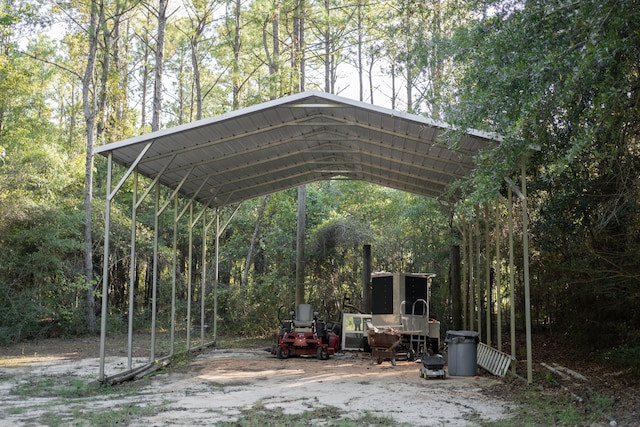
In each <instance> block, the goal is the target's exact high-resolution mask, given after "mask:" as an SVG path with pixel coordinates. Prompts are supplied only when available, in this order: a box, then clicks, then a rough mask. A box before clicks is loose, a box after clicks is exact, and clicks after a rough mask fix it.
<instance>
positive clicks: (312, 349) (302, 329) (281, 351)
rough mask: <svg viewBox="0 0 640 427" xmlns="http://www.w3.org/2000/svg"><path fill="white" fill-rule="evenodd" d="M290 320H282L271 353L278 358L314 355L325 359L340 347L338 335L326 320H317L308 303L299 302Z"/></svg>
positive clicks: (316, 315)
mask: <svg viewBox="0 0 640 427" xmlns="http://www.w3.org/2000/svg"><path fill="white" fill-rule="evenodd" d="M291 314H292V318H291V320H285V321H284V322H282V327H281V328H280V333H279V334H278V343H277V344H276V345H275V346H273V350H272V354H274V355H275V356H276V357H277V358H278V359H286V358H288V357H289V356H316V357H317V358H318V359H320V360H326V359H328V358H329V356H331V355H332V354H335V352H336V351H338V350H339V349H340V337H339V336H338V334H336V333H335V332H333V330H331V328H329V327H327V322H325V321H323V320H318V313H317V312H314V311H313V309H312V308H311V305H310V304H300V305H299V306H298V307H296V312H295V315H293V314H294V313H293V312H291Z"/></svg>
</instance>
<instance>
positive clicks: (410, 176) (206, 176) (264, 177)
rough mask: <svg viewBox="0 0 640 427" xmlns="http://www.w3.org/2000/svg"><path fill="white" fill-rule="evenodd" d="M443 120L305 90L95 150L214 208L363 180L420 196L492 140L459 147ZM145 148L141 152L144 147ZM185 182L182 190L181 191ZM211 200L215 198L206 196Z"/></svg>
mask: <svg viewBox="0 0 640 427" xmlns="http://www.w3.org/2000/svg"><path fill="white" fill-rule="evenodd" d="M447 130H450V127H449V126H448V125H446V124H445V123H441V122H436V121H434V120H431V119H428V118H425V117H421V116H416V115H412V114H408V113H404V112H398V111H394V110H389V109H384V108H381V107H377V106H374V105H370V104H365V103H362V102H358V101H353V100H350V99H346V98H342V97H339V96H335V95H331V94H327V93H324V92H315V91H314V92H305V93H301V94H297V95H292V96H289V97H285V98H281V99H278V100H274V101H269V102H266V103H264V104H260V105H256V106H253V107H249V108H245V109H242V110H237V111H232V112H230V113H226V114H223V115H220V116H217V117H213V118H210V119H204V120H200V121H197V122H194V123H190V124H185V125H181V126H177V127H174V128H171V129H163V130H161V131H158V132H153V133H150V134H146V135H141V136H137V137H134V138H131V139H127V140H124V141H120V142H115V143H111V144H107V145H104V146H102V147H99V148H97V149H96V153H97V154H101V155H107V153H111V154H112V155H113V159H114V161H115V162H117V163H119V164H122V165H125V166H127V167H129V166H130V165H132V164H134V163H136V162H137V164H136V166H137V168H138V171H139V172H140V173H141V174H142V175H145V176H147V177H149V178H155V177H156V176H157V175H158V174H160V173H162V174H163V175H162V176H161V178H160V182H162V183H163V184H164V185H166V186H168V187H171V188H174V189H175V188H178V187H179V186H180V192H181V193H182V194H184V195H186V196H188V197H195V198H196V200H198V201H200V202H202V203H205V204H207V205H208V206H211V207H219V206H221V205H223V204H227V203H234V202H239V201H243V200H247V199H251V198H255V197H258V196H261V195H264V194H270V193H275V192H278V191H281V190H284V189H287V188H291V187H295V186H298V185H302V184H305V183H309V182H313V181H317V180H322V179H332V178H335V177H342V178H347V179H360V180H364V181H367V182H371V183H374V184H379V185H383V186H387V187H391V188H395V189H399V190H403V191H408V192H411V193H416V194H421V195H424V196H427V197H438V196H440V195H442V194H443V192H444V191H445V189H446V186H447V185H448V184H449V183H451V182H453V181H455V180H457V179H459V178H462V177H464V176H465V175H466V174H468V173H469V172H470V171H471V170H472V168H473V156H474V155H475V154H476V153H477V152H478V151H479V150H481V149H482V148H484V147H486V146H488V145H490V144H492V143H496V142H497V141H499V138H498V137H496V136H495V135H489V134H485V133H482V132H477V131H471V132H468V133H467V135H466V136H465V137H464V138H462V140H461V141H459V143H458V144H457V146H456V147H453V146H451V144H447V143H446V142H444V141H441V140H440V137H441V135H442V134H443V132H445V131H447ZM147 145H150V146H149V147H148V149H147V151H146V152H144V155H142V156H141V158H139V159H138V157H139V156H140V155H141V153H143V150H144V149H145V146H147ZM181 183H182V184H181ZM213 195H215V196H216V197H215V198H212V196H213Z"/></svg>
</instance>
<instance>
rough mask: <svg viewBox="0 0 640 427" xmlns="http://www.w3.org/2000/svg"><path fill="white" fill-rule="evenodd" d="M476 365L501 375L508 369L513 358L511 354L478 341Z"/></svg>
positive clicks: (513, 360)
mask: <svg viewBox="0 0 640 427" xmlns="http://www.w3.org/2000/svg"><path fill="white" fill-rule="evenodd" d="M477 362H478V366H480V367H481V368H483V369H485V370H487V371H488V372H490V373H492V374H493V375H498V376H500V377H503V376H505V375H506V374H507V372H508V371H509V367H510V366H511V363H513V362H515V359H514V358H513V357H511V355H509V354H506V353H503V352H501V351H499V350H498V349H495V348H493V347H489V346H488V345H486V344H485V343H478V360H477Z"/></svg>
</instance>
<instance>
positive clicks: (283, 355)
mask: <svg viewBox="0 0 640 427" xmlns="http://www.w3.org/2000/svg"><path fill="white" fill-rule="evenodd" d="M276 357H277V358H278V359H287V358H288V357H289V349H288V348H287V349H283V348H282V346H278V348H277V349H276Z"/></svg>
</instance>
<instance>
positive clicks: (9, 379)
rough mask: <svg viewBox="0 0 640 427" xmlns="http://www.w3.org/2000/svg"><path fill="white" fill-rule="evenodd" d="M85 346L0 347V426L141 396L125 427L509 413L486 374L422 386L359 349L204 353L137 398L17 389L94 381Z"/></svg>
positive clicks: (414, 371) (120, 360)
mask: <svg viewBox="0 0 640 427" xmlns="http://www.w3.org/2000/svg"><path fill="white" fill-rule="evenodd" d="M83 340H84V342H83V341H82V340H80V341H78V340H71V341H67V342H66V345H65V346H63V347H62V348H60V347H61V346H60V345H57V343H55V342H54V341H51V340H49V341H48V342H41V343H39V344H33V343H32V344H29V345H27V344H23V345H22V346H20V345H18V346H14V347H12V348H4V349H0V407H1V408H2V409H0V425H3V426H4V425H11V426H38V425H43V420H46V419H47V416H49V415H48V414H51V413H57V414H64V413H68V421H69V422H70V424H71V423H73V417H74V414H78V413H80V412H81V411H80V410H79V409H78V408H80V407H82V406H83V405H87V406H91V408H93V410H95V409H96V408H100V407H104V408H116V407H118V406H121V407H122V406H126V405H128V404H132V403H136V404H139V403H140V399H141V396H143V397H144V400H145V403H146V405H147V406H148V407H151V408H155V410H153V411H151V412H153V413H152V414H144V415H143V416H140V417H137V418H135V419H132V420H130V421H129V425H135V426H137V425H139V426H143V425H145V426H146V425H153V426H194V425H213V424H215V423H216V422H217V421H231V420H235V419H236V418H237V417H238V416H239V415H240V414H241V411H243V410H246V409H249V408H252V407H254V408H255V407H264V408H270V409H271V408H283V409H284V412H285V413H301V412H305V411H310V410H313V409H318V408H325V407H335V408H339V409H340V410H342V411H346V412H347V413H349V414H350V417H351V418H354V419H355V418H359V417H362V416H364V415H365V414H371V415H373V416H378V417H388V418H392V419H393V420H395V422H396V423H397V424H401V423H406V424H407V425H414V426H432V425H433V426H441V425H447V426H468V425H474V423H477V422H478V421H479V420H494V419H499V418H502V417H507V416H508V409H509V407H510V406H511V405H510V404H509V403H507V401H506V400H503V399H502V398H498V397H492V396H491V395H489V394H487V393H486V392H485V390H486V389H487V388H488V387H491V385H493V384H495V383H496V382H497V381H496V379H494V378H493V377H491V376H489V375H487V376H482V375H481V376H476V377H447V378H446V379H445V380H440V379H429V380H425V379H423V378H420V376H419V368H420V366H421V364H419V363H416V362H408V361H400V360H398V362H397V364H396V366H392V365H391V363H390V362H388V361H384V362H383V363H382V364H377V363H374V364H371V363H370V359H369V357H368V355H366V354H365V353H357V352H355V353H340V354H336V355H334V356H332V357H331V358H330V359H329V360H317V359H315V358H293V357H292V358H289V359H286V360H280V359H277V358H275V357H274V356H273V355H271V354H270V353H269V352H267V351H265V350H264V348H243V349H226V350H221V349H213V348H211V349H205V350H203V351H202V352H201V353H200V354H198V355H197V356H196V357H195V358H193V359H191V360H189V361H188V362H187V363H186V365H184V366H180V367H176V366H174V367H171V368H170V369H165V370H162V371H159V372H158V373H156V374H155V375H153V376H151V377H150V378H148V379H145V380H144V381H141V384H142V385H141V388H139V389H137V391H136V392H135V393H124V394H121V393H114V394H110V395H108V396H107V397H104V396H103V397H102V398H101V399H98V400H97V399H96V396H92V395H90V396H87V397H86V398H83V397H82V396H74V397H73V399H70V398H68V397H67V398H61V396H60V395H59V394H58V395H56V394H54V395H49V394H48V393H46V392H44V393H42V396H40V395H38V393H36V395H37V396H36V397H35V398H34V397H29V398H26V399H25V396H24V394H23V393H19V392H18V393H16V391H15V390H16V389H19V388H20V387H19V386H20V384H23V385H28V384H41V385H42V387H46V386H47V384H50V383H41V382H39V381H40V379H42V378H47V379H52V380H53V381H54V382H55V381H65V382H68V381H69V380H70V379H72V378H76V379H79V380H82V381H92V380H95V379H96V378H97V375H98V369H99V359H98V358H97V357H96V353H93V354H90V352H91V350H92V348H93V344H94V343H93V339H90V338H85V339H83ZM74 342H75V345H74ZM56 347H58V350H57V351H56ZM134 359H136V360H135V362H138V363H140V362H143V360H142V359H139V358H134ZM126 360H127V359H126V354H124V355H122V356H113V355H112V356H109V357H107V359H106V368H105V371H106V374H107V375H109V374H111V373H115V372H118V371H121V370H123V369H124V367H125V366H126ZM70 407H74V408H75V409H73V410H70ZM76 416H77V415H76ZM319 423H321V422H320V421H319Z"/></svg>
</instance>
